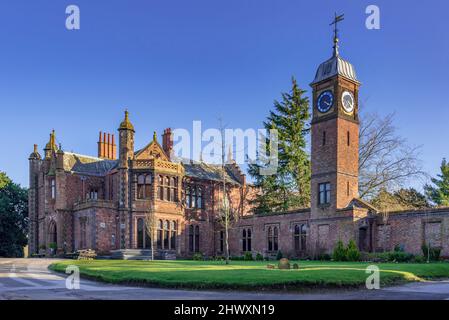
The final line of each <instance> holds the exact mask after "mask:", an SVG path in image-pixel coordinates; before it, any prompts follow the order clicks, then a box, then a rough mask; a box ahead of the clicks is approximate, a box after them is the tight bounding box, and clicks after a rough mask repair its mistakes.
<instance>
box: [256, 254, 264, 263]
mask: <svg viewBox="0 0 449 320" xmlns="http://www.w3.org/2000/svg"><path fill="white" fill-rule="evenodd" d="M256 261H263V255H261V254H260V253H259V252H258V253H257V254H256Z"/></svg>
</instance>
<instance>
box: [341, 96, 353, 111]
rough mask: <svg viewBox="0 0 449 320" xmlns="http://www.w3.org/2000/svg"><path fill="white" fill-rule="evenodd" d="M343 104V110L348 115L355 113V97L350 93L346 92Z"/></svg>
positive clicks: (342, 97)
mask: <svg viewBox="0 0 449 320" xmlns="http://www.w3.org/2000/svg"><path fill="white" fill-rule="evenodd" d="M341 103H342V104H343V109H344V110H345V111H346V112H347V113H352V111H354V96H353V95H352V93H351V92H349V91H344V92H343V94H342V95H341Z"/></svg>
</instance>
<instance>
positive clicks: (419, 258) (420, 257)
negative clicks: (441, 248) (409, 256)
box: [412, 256, 426, 263]
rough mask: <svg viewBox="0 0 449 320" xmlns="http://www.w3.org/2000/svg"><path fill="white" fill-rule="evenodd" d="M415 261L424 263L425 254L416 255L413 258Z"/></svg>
mask: <svg viewBox="0 0 449 320" xmlns="http://www.w3.org/2000/svg"><path fill="white" fill-rule="evenodd" d="M412 262H415V263H424V262H426V258H425V257H424V256H415V257H414V258H413V260H412Z"/></svg>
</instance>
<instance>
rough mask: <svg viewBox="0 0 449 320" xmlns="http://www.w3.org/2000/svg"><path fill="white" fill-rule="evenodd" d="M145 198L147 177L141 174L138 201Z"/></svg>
mask: <svg viewBox="0 0 449 320" xmlns="http://www.w3.org/2000/svg"><path fill="white" fill-rule="evenodd" d="M144 197H145V175H143V174H141V175H139V176H138V177H137V199H143V198H144Z"/></svg>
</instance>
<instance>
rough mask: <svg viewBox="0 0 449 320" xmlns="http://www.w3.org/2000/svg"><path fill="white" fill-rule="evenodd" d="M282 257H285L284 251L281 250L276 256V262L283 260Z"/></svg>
mask: <svg viewBox="0 0 449 320" xmlns="http://www.w3.org/2000/svg"><path fill="white" fill-rule="evenodd" d="M282 257H283V255H282V251H281V250H279V251H278V253H277V254H276V260H281V259H282Z"/></svg>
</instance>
